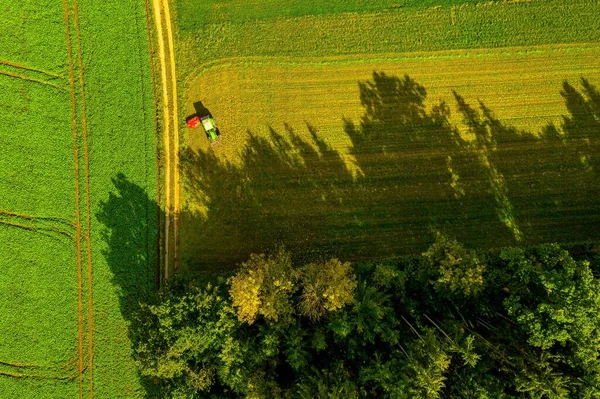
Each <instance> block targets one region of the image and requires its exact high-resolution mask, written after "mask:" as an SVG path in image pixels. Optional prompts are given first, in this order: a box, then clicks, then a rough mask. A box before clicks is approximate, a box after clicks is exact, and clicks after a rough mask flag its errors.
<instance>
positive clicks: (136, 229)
mask: <svg viewBox="0 0 600 399" xmlns="http://www.w3.org/2000/svg"><path fill="white" fill-rule="evenodd" d="M112 182H113V185H114V190H115V191H114V192H111V193H110V194H109V198H108V200H107V201H105V202H101V203H100V211H99V212H98V213H97V214H96V218H97V219H98V220H99V221H100V222H101V223H102V224H104V226H105V229H104V231H103V240H104V241H105V243H106V247H107V249H106V250H105V251H104V252H103V254H104V257H105V259H106V261H107V263H108V265H109V267H110V270H111V272H112V274H113V279H112V283H113V284H114V285H115V286H117V287H118V288H119V306H120V310H121V314H122V315H123V318H124V319H125V321H126V322H127V323H128V325H129V331H128V335H129V338H130V339H131V340H132V341H134V340H135V339H136V337H137V336H139V334H138V333H137V331H138V330H139V328H141V327H140V326H139V325H138V324H137V321H136V317H135V316H136V314H137V311H138V309H139V303H140V302H148V301H149V300H150V298H152V294H153V293H154V292H155V291H156V290H157V288H158V278H160V275H159V274H158V263H157V256H158V242H157V237H158V223H157V221H158V220H159V219H158V218H159V217H160V214H159V211H158V207H157V204H156V201H154V200H153V199H150V198H149V197H148V195H147V193H146V191H145V190H144V188H142V187H140V186H138V185H136V184H134V183H132V182H131V181H129V180H128V179H127V177H126V176H124V175H123V174H118V175H117V176H116V177H114V178H113V179H112ZM140 381H141V382H142V385H143V386H144V388H145V390H146V392H147V394H148V396H151V397H154V396H155V395H154V392H155V391H154V389H153V385H152V383H151V382H150V381H148V380H147V379H145V378H143V377H142V376H140Z"/></svg>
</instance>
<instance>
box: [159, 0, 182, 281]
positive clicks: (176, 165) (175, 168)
mask: <svg viewBox="0 0 600 399" xmlns="http://www.w3.org/2000/svg"><path fill="white" fill-rule="evenodd" d="M162 3H163V10H164V13H165V20H166V26H167V39H168V44H169V67H170V75H171V98H172V99H173V110H172V114H171V115H172V116H173V136H172V137H173V149H172V151H173V166H172V167H173V257H174V258H173V268H174V271H177V270H179V248H178V246H179V129H178V127H179V123H178V121H177V119H178V115H179V114H178V110H177V103H178V101H179V97H178V96H177V77H176V74H175V69H176V68H175V42H174V40H173V28H172V26H171V12H170V10H169V0H163V1H162Z"/></svg>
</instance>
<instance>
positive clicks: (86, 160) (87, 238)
mask: <svg viewBox="0 0 600 399" xmlns="http://www.w3.org/2000/svg"><path fill="white" fill-rule="evenodd" d="M73 19H74V21H75V36H76V37H77V61H78V63H79V68H78V70H79V86H80V90H81V129H82V132H83V159H84V164H85V165H84V173H85V214H86V216H85V217H86V234H85V241H86V253H87V286H88V287H87V288H88V298H87V300H88V315H87V317H88V320H87V326H88V369H89V383H90V387H89V389H90V399H92V398H93V397H94V379H93V370H94V368H93V360H94V309H93V302H92V301H93V292H92V290H93V284H92V283H93V282H92V278H93V273H92V239H91V227H92V222H91V215H90V214H91V206H90V157H89V147H88V128H87V117H86V113H87V109H86V103H85V82H84V80H83V72H84V66H83V51H82V46H81V31H80V29H79V4H78V2H77V0H73Z"/></svg>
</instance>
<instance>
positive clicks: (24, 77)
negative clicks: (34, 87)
mask: <svg viewBox="0 0 600 399" xmlns="http://www.w3.org/2000/svg"><path fill="white" fill-rule="evenodd" d="M0 75H4V76H10V77H11V78H16V79H23V80H27V81H29V82H35V83H40V84H43V85H46V86H50V87H54V88H55V89H58V90H60V91H65V89H64V88H63V87H60V86H58V85H55V84H54V83H50V82H47V81H45V80H41V79H36V78H30V77H28V76H25V75H19V74H18V73H12V72H6V71H0Z"/></svg>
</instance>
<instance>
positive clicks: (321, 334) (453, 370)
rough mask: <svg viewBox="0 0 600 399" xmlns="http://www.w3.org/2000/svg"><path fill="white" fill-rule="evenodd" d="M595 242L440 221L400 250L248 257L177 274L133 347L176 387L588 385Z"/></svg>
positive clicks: (597, 330)
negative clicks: (224, 275)
mask: <svg viewBox="0 0 600 399" xmlns="http://www.w3.org/2000/svg"><path fill="white" fill-rule="evenodd" d="M588 249H589V248H588ZM596 249H597V248H596ZM599 252H600V251H596V254H595V255H594V252H593V250H588V251H587V252H586V254H587V255H586V256H587V259H586V260H583V259H579V258H578V259H577V260H576V259H574V258H573V257H572V256H571V255H570V254H569V252H568V251H566V250H564V249H561V248H560V247H559V246H557V245H542V246H537V247H532V248H506V249H502V250H500V251H495V252H486V253H476V252H474V251H472V250H468V249H466V248H464V247H463V246H462V245H461V244H460V243H458V242H457V241H456V240H454V239H451V238H448V237H446V236H444V235H442V234H438V235H437V237H436V240H435V243H434V244H433V245H432V246H431V247H430V248H429V249H428V250H427V251H426V252H425V253H423V254H422V256H418V257H407V258H403V259H401V260H399V261H398V260H396V261H390V262H366V263H360V264H354V265H351V264H349V263H344V262H341V261H339V260H337V259H332V260H329V261H326V262H317V263H311V264H308V265H304V266H301V267H296V266H295V265H293V264H292V261H291V258H290V254H289V253H287V252H286V251H284V250H283V249H280V250H279V251H277V252H275V253H272V254H270V255H253V256H252V257H251V258H250V259H249V260H248V261H247V262H246V263H244V264H242V266H241V268H240V269H239V270H238V271H237V273H236V274H235V275H233V276H232V277H230V278H229V279H227V280H218V281H213V282H211V283H206V282H204V283H202V282H200V281H197V280H191V279H188V278H182V277H174V278H173V279H171V280H170V281H169V283H168V284H167V286H166V287H165V288H164V289H163V290H161V291H160V293H159V294H158V296H157V297H156V299H155V301H154V302H152V303H148V304H142V305H141V308H140V312H139V315H138V321H137V323H135V325H136V326H137V328H136V329H134V330H133V334H134V337H133V338H134V351H135V356H136V358H137V360H138V362H139V366H140V369H141V372H142V374H143V375H144V376H146V377H150V378H152V379H154V381H155V383H156V384H157V385H158V386H159V387H160V389H161V390H163V392H164V394H165V396H168V397H175V398H178V397H180V398H195V397H198V398H200V397H202V398H204V397H215V398H225V397H246V398H359V397H381V398H386V397H389V398H442V397H451V398H469V399H471V398H494V399H496V398H513V397H530V398H596V397H600V359H599V357H598V350H599V349H600V282H599V281H598V280H597V279H596V278H595V277H594V273H593V270H594V268H595V269H596V270H597V269H598V268H600V254H599ZM594 256H595V257H594Z"/></svg>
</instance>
